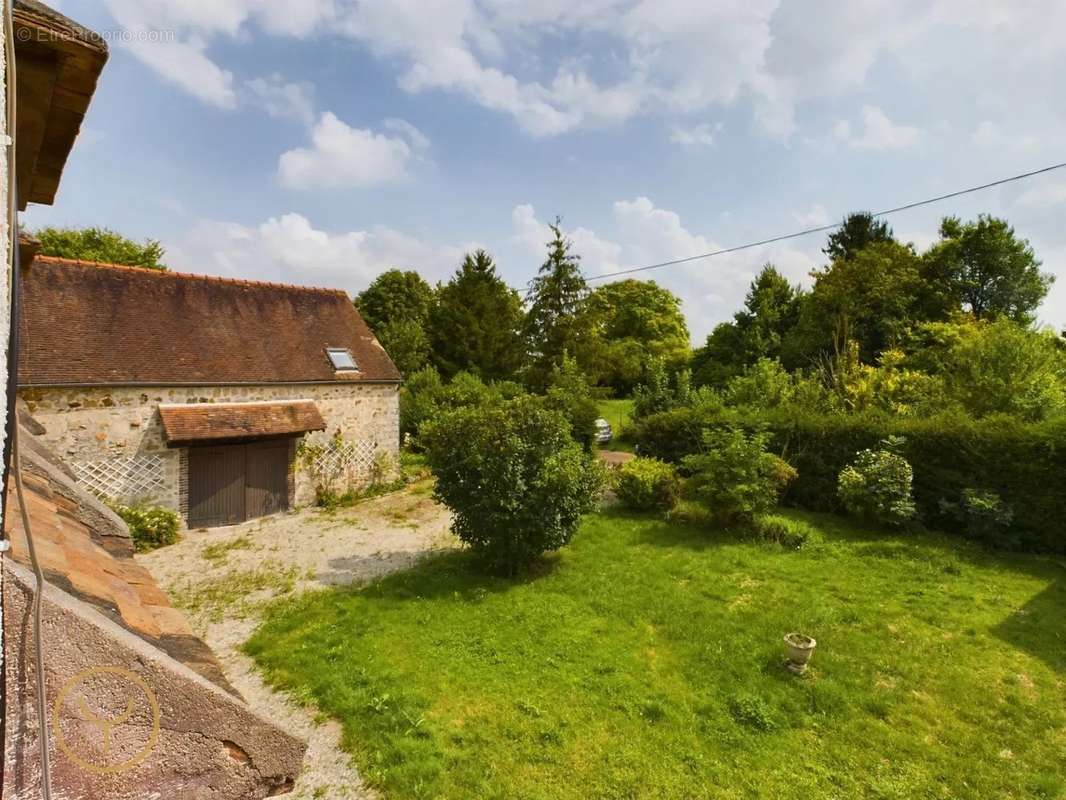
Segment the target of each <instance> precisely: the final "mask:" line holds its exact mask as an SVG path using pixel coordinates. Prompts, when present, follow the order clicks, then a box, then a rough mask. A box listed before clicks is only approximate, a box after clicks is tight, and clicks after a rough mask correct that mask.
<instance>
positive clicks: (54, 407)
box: [19, 383, 400, 518]
mask: <svg viewBox="0 0 1066 800" xmlns="http://www.w3.org/2000/svg"><path fill="white" fill-rule="evenodd" d="M19 396H20V397H21V398H22V399H24V400H25V401H26V404H27V407H28V409H29V411H30V413H32V414H33V417H34V419H36V420H37V421H38V422H39V423H41V425H43V426H44V429H45V433H44V434H43V435H41V436H40V440H41V441H42V443H44V444H45V445H47V446H48V447H49V448H50V449H51V450H52V451H53V452H55V453H56V454H57V455H58V456H59V457H60V458H62V459H63V460H64V461H66V463H67V464H69V465H70V466H71V467H72V468H73V469H74V471H75V473H77V474H78V476H79V479H80V480H81V481H82V483H83V484H85V485H86V486H89V487H90V488H94V487H93V484H94V483H97V484H98V487H99V486H103V485H108V486H111V487H124V488H123V489H122V490H118V489H117V488H116V490H114V491H110V492H108V494H110V495H111V496H112V499H115V500H119V501H121V502H133V501H144V502H150V503H153V504H158V505H162V506H165V507H167V508H172V509H174V510H175V511H178V512H179V513H181V514H182V516H183V518H184V516H185V514H186V512H187V510H188V482H187V474H188V473H187V469H188V457H187V450H184V449H181V448H168V447H167V445H166V441H165V439H164V437H163V427H162V422H161V420H160V417H159V412H158V407H159V405H160V404H163V403H235V402H249V401H255V400H272V401H278V400H301V399H310V400H313V401H314V402H315V404H316V405H317V406H318V409H319V411H321V412H322V417H323V418H324V419H325V421H326V426H327V427H326V430H325V431H322V432H316V433H312V434H309V435H308V436H307V437H306V438H307V439H308V440H309V441H312V442H318V443H326V442H328V441H329V440H330V438H331V437H332V436H334V434H336V433H337V432H339V433H340V435H341V437H342V439H343V440H344V442H346V443H348V444H350V445H352V446H353V447H354V448H357V449H358V452H360V453H362V454H364V455H365V454H373V453H376V452H385V453H387V454H388V455H389V456H390V457H392V458H393V459H398V457H399V441H400V417H399V387H398V386H396V385H394V384H358V383H337V384H278V385H268V386H205V387H140V388H129V387H113V388H56V389H52V388H48V389H22V390H20V392H19ZM364 460H365V459H364ZM98 487H97V488H98ZM291 492H292V494H293V495H294V498H295V503H296V505H298V506H299V505H306V504H308V503H309V502H311V500H312V499H313V498H314V488H313V486H312V485H311V481H310V479H309V478H308V476H307V474H306V472H305V471H303V470H297V471H296V474H295V476H294V481H293V485H292V488H291Z"/></svg>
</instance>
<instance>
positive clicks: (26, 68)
mask: <svg viewBox="0 0 1066 800" xmlns="http://www.w3.org/2000/svg"><path fill="white" fill-rule="evenodd" d="M13 19H14V28H15V36H14V39H15V73H16V82H17V86H16V90H17V95H16V110H17V113H18V121H17V125H16V132H15V136H16V139H15V142H16V161H17V164H16V177H17V179H18V194H19V209H20V210H22V209H25V208H26V204H27V203H42V204H44V205H51V204H52V203H53V202H54V201H55V196H56V191H57V190H58V189H59V179H60V176H61V175H62V173H63V167H64V166H65V165H66V163H67V157H68V156H69V155H70V151H71V150H72V149H73V147H74V141H75V139H77V137H78V132H79V131H80V130H81V121H82V119H83V118H84V117H85V112H86V111H87V110H88V108H89V102H90V101H91V100H92V96H93V92H94V91H95V90H96V82H97V80H98V79H99V77H100V72H101V70H103V68H104V64H105V63H106V62H107V45H106V43H105V42H104V41H103V40H102V39H101V38H100V37H99V36H98V35H97V34H95V33H93V32H92V31H90V30H88V29H86V28H83V27H81V26H79V25H78V24H77V23H76V22H73V21H72V20H69V19H67V18H66V17H64V16H62V15H61V14H59V13H57V12H55V11H53V10H52V9H50V8H48V7H47V6H44V5H43V4H41V3H38V2H35V0H16V2H15V4H14V17H13Z"/></svg>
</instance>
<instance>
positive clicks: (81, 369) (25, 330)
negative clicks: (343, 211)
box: [18, 256, 400, 386]
mask: <svg viewBox="0 0 1066 800" xmlns="http://www.w3.org/2000/svg"><path fill="white" fill-rule="evenodd" d="M21 274H22V280H21V287H22V289H21V313H20V315H19V330H20V333H21V335H22V337H23V338H22V347H21V349H20V352H19V366H18V368H19V384H20V385H21V386H63V385H90V386H117V385H125V386H130V385H133V386H137V385H145V386H147V385H187V386H190V385H200V386H202V385H214V384H242V383H251V384H256V383H318V382H332V381H356V382H358V381H399V380H400V373H399V371H398V370H397V369H396V367H395V366H394V365H393V363H392V361H391V360H390V359H389V357H388V355H387V354H386V353H385V350H384V349H383V348H382V347H381V345H379V344H378V342H377V340H376V339H375V338H374V335H373V334H372V333H371V332H370V329H369V328H368V327H367V325H366V323H365V322H364V321H363V319H362V317H360V316H359V313H358V312H357V311H356V310H355V306H354V305H353V303H352V301H351V300H350V299H349V298H348V296H347V295H346V294H345V293H344V292H342V291H339V290H331V289H317V288H310V287H302V286H287V285H283V284H276V283H258V282H255V281H245V280H233V279H228V278H216V277H211V276H207V275H190V274H185V273H179V272H162V271H159V270H147V269H139V268H136V267H123V266H116V265H113V264H98V263H95V262H85V261H72V260H68V259H60V258H53V257H50V256H38V257H37V258H35V259H34V260H33V262H32V263H31V264H30V266H29V267H27V268H25V269H24V270H22V273H21ZM331 347H337V348H347V349H348V350H350V351H351V353H352V355H353V357H354V358H355V361H356V364H357V365H358V370H353V371H348V372H336V371H335V370H334V369H333V366H332V364H331V363H330V360H329V357H328V356H327V355H326V349H327V348H331Z"/></svg>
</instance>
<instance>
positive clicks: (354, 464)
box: [314, 440, 377, 478]
mask: <svg viewBox="0 0 1066 800" xmlns="http://www.w3.org/2000/svg"><path fill="white" fill-rule="evenodd" d="M376 452H377V448H376V447H375V446H374V443H373V442H366V441H363V442H343V441H338V440H333V441H331V442H330V443H329V444H328V445H326V446H325V447H324V448H323V449H322V452H321V454H319V456H318V457H317V458H316V459H315V464H314V469H315V471H316V472H318V474H320V475H338V476H339V475H347V476H348V477H350V478H354V477H361V476H364V475H366V474H367V473H368V472H370V468H371V466H373V464H374V455H375V453H376Z"/></svg>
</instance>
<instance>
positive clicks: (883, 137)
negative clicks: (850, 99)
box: [833, 105, 922, 150]
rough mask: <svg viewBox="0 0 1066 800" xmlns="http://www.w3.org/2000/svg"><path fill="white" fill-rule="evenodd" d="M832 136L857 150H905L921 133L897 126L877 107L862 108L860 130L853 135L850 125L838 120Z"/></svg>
mask: <svg viewBox="0 0 1066 800" xmlns="http://www.w3.org/2000/svg"><path fill="white" fill-rule="evenodd" d="M833 135H834V136H835V137H836V138H837V139H839V140H841V141H843V142H846V143H847V144H848V145H850V146H851V147H854V148H857V149H859V150H906V149H907V148H909V147H913V146H914V145H915V144H917V143H918V140H919V139H920V138H921V135H922V132H921V131H920V130H919V129H918V128H914V127H911V126H909V125H897V124H896V123H894V122H893V121H892V120H890V119H889V118H888V115H887V114H885V112H884V111H882V110H881V109H880V108H878V107H877V106H869V105H867V106H863V107H862V130H861V131H860V132H858V133H853V132H852V128H851V123H849V122H848V121H847V120H840V121H838V122H837V124H836V126H835V127H834V128H833Z"/></svg>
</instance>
